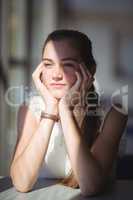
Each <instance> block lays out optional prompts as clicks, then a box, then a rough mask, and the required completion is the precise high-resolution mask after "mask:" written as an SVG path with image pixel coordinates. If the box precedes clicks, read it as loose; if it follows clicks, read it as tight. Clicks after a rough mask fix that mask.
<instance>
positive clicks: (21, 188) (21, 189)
mask: <svg viewBox="0 0 133 200" xmlns="http://www.w3.org/2000/svg"><path fill="white" fill-rule="evenodd" d="M13 185H14V187H15V188H16V190H17V191H18V192H22V193H27V192H30V190H31V188H29V187H27V186H25V185H20V184H16V183H14V184H13Z"/></svg>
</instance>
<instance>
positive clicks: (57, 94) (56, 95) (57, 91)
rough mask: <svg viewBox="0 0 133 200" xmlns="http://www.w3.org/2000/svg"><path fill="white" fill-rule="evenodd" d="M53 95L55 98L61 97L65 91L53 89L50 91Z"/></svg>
mask: <svg viewBox="0 0 133 200" xmlns="http://www.w3.org/2000/svg"><path fill="white" fill-rule="evenodd" d="M51 93H52V95H53V97H55V98H56V99H61V98H62V97H63V96H64V95H65V91H60V90H56V91H55V90H54V91H51Z"/></svg>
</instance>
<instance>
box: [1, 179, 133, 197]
mask: <svg viewBox="0 0 133 200" xmlns="http://www.w3.org/2000/svg"><path fill="white" fill-rule="evenodd" d="M83 199H85V200H87V199H88V200H89V199H90V200H91V199H92V200H133V180H119V181H116V182H115V183H114V185H113V186H112V187H111V188H110V189H109V190H108V191H106V192H105V193H104V194H101V195H99V196H97V197H86V198H85V197H83V196H82V195H81V192H80V189H72V188H69V187H66V186H62V185H59V184H55V180H54V179H51V180H50V179H39V180H38V181H37V183H36V184H35V186H34V188H33V190H32V191H30V192H28V193H21V192H17V191H16V189H15V188H14V187H13V186H12V183H11V180H10V179H9V178H8V177H5V178H3V179H0V200H83Z"/></svg>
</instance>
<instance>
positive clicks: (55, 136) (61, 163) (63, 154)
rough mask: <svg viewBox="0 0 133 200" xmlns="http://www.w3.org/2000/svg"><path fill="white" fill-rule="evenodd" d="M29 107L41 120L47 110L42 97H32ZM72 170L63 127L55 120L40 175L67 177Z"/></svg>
mask: <svg viewBox="0 0 133 200" xmlns="http://www.w3.org/2000/svg"><path fill="white" fill-rule="evenodd" d="M29 109H30V110H31V111H32V113H33V114H34V115H35V117H36V119H37V120H38V121H39V119H40V115H41V111H42V110H43V111H44V110H45V104H44V101H43V99H42V97H41V96H34V97H32V98H31V99H30V101H29ZM70 172H71V164H70V160H69V157H68V153H67V148H66V144H65V141H64V136H63V132H62V127H61V124H60V122H55V123H54V127H53V130H52V133H51V136H50V142H49V145H48V149H47V153H46V156H45V158H44V162H43V165H42V168H41V170H40V173H39V177H45V178H65V177H67V176H69V174H70Z"/></svg>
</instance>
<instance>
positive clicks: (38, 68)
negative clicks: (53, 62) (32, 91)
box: [32, 62, 43, 77]
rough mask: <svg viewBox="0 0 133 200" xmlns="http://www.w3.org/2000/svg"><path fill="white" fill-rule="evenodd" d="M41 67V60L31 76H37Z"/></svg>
mask: <svg viewBox="0 0 133 200" xmlns="http://www.w3.org/2000/svg"><path fill="white" fill-rule="evenodd" d="M42 67H43V63H42V62H41V63H40V64H39V65H38V66H37V68H36V70H35V71H34V72H33V74H32V76H33V77H34V76H38V75H39V74H40V73H41V71H42Z"/></svg>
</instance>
